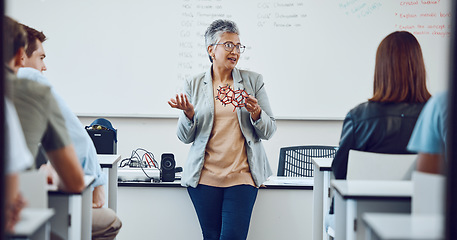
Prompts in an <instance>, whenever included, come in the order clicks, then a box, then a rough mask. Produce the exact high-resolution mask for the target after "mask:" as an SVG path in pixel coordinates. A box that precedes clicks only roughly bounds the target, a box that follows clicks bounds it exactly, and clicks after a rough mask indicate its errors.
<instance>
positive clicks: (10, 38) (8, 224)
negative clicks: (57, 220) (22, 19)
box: [1, 21, 33, 234]
mask: <svg viewBox="0 0 457 240" xmlns="http://www.w3.org/2000/svg"><path fill="white" fill-rule="evenodd" d="M3 29H4V31H5V32H6V33H7V34H5V36H4V37H3V41H4V44H5V47H6V48H7V49H5V50H4V51H5V55H4V59H5V64H4V66H5V72H10V71H12V69H15V66H16V65H17V64H20V63H21V55H22V52H21V47H23V46H25V44H26V41H27V39H26V38H25V32H24V31H23V30H22V29H20V28H15V23H14V22H12V21H3ZM5 86H6V89H5V91H4V93H5V98H4V102H3V103H2V104H4V106H5V135H4V137H5V167H6V171H5V183H4V184H5V188H6V191H5V196H2V197H4V198H5V206H1V207H2V210H3V209H4V211H2V214H4V217H5V226H1V227H2V228H3V227H4V228H5V230H6V232H13V231H14V226H15V225H16V223H17V222H18V221H19V220H20V219H19V216H20V213H21V210H22V209H23V207H24V206H25V201H24V199H23V198H22V195H21V193H20V192H19V179H18V174H19V173H20V172H22V171H25V170H26V169H28V168H29V167H31V166H32V164H33V157H32V154H30V151H29V149H28V148H27V144H26V142H25V139H24V134H23V132H22V127H21V123H20V122H19V118H18V116H17V113H16V109H15V108H14V105H13V103H12V101H11V97H12V96H11V91H10V82H9V81H6V82H5ZM2 234H3V233H2Z"/></svg>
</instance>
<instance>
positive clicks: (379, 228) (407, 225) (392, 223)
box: [363, 213, 444, 240]
mask: <svg viewBox="0 0 457 240" xmlns="http://www.w3.org/2000/svg"><path fill="white" fill-rule="evenodd" d="M363 221H364V223H365V225H366V229H367V235H366V239H367V240H370V239H373V240H375V239H382V240H394V239H428V240H432V239H444V216H442V215H417V214H416V215H411V214H398V213H366V214H364V215H363Z"/></svg>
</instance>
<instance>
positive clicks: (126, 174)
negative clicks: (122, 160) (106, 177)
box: [117, 167, 160, 182]
mask: <svg viewBox="0 0 457 240" xmlns="http://www.w3.org/2000/svg"><path fill="white" fill-rule="evenodd" d="M143 170H144V172H146V174H147V175H148V176H149V177H147V176H146V174H145V173H144V172H143ZM143 170H141V168H129V167H123V168H119V169H118V170H117V178H118V180H119V181H139V182H149V181H151V180H154V181H160V170H159V169H157V168H143ZM151 178H152V179H151Z"/></svg>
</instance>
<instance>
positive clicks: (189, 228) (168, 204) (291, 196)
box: [118, 177, 313, 240]
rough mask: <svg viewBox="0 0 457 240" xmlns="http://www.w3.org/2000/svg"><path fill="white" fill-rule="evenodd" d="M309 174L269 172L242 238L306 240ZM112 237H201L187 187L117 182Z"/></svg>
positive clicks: (176, 239) (308, 233) (169, 239)
mask: <svg viewBox="0 0 457 240" xmlns="http://www.w3.org/2000/svg"><path fill="white" fill-rule="evenodd" d="M312 183H313V179H312V178H301V180H300V178H280V177H274V178H271V180H270V181H269V182H266V183H265V186H266V187H264V188H263V187H262V188H261V189H260V190H259V193H258V196H257V201H256V203H255V206H254V210H253V213H252V218H251V225H250V230H249V236H248V239H252V240H256V239H262V240H278V239H301V240H311V230H312V228H311V226H312V215H311V214H312V201H313V200H312V191H311V190H312V188H313V187H312ZM118 191H119V194H118V203H119V205H118V216H119V218H120V219H122V221H123V222H124V223H128V224H124V225H123V226H122V230H121V231H120V232H119V235H118V239H167V240H182V239H202V236H201V230H200V225H199V223H198V218H197V215H196V213H195V210H194V207H193V205H192V202H191V200H190V198H189V196H188V194H187V189H186V188H184V187H181V185H180V183H179V182H173V183H144V182H143V183H140V182H129V183H123V182H120V183H119V189H118Z"/></svg>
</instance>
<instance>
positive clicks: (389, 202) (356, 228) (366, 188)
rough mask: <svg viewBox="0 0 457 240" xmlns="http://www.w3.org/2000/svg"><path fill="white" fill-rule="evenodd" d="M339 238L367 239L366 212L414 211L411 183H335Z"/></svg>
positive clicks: (360, 181) (336, 224)
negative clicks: (364, 215) (362, 222)
mask: <svg viewBox="0 0 457 240" xmlns="http://www.w3.org/2000/svg"><path fill="white" fill-rule="evenodd" d="M331 185H332V187H333V188H334V189H335V239H347V240H352V239H365V226H364V225H363V224H361V219H362V214H363V213H364V212H397V213H410V212H411V196H412V193H413V183H412V182H411V181H373V180H371V181H363V180H332V181H331Z"/></svg>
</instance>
